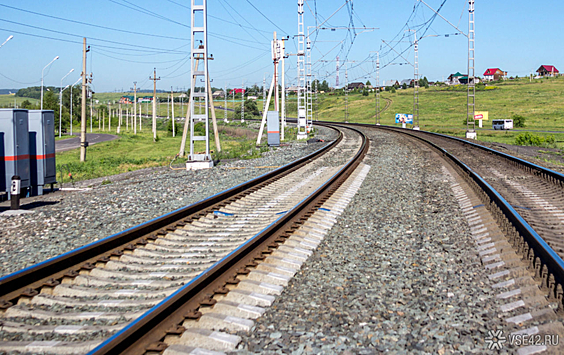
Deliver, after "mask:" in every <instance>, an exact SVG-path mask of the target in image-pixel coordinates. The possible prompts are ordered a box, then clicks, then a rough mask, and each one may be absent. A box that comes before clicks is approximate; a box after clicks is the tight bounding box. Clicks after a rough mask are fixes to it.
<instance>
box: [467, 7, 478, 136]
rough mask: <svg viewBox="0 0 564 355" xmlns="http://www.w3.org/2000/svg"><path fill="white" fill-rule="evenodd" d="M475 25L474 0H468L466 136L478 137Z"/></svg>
mask: <svg viewBox="0 0 564 355" xmlns="http://www.w3.org/2000/svg"><path fill="white" fill-rule="evenodd" d="M474 31H475V27H474V0H468V84H467V86H468V96H467V103H468V104H467V109H466V111H467V112H466V138H469V139H476V136H477V135H476V122H475V121H474V116H475V114H476V84H475V80H476V79H475V76H474V74H475V72H474V69H475V62H474V58H475V53H474V48H475V47H474V44H475V43H474V41H475V32H474Z"/></svg>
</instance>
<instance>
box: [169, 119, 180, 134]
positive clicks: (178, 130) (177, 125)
mask: <svg viewBox="0 0 564 355" xmlns="http://www.w3.org/2000/svg"><path fill="white" fill-rule="evenodd" d="M166 129H167V131H169V132H172V120H168V123H167V125H166ZM174 130H175V133H176V134H178V132H181V131H182V125H181V124H180V122H178V121H177V120H176V119H175V120H174Z"/></svg>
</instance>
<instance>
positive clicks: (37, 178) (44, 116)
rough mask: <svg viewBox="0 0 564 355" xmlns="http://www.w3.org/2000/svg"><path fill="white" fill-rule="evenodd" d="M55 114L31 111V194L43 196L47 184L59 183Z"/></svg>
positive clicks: (44, 111) (46, 111)
mask: <svg viewBox="0 0 564 355" xmlns="http://www.w3.org/2000/svg"><path fill="white" fill-rule="evenodd" d="M54 121H55V114H54V112H53V111H51V110H43V111H41V110H30V111H29V160H30V161H29V163H30V179H31V194H32V195H34V196H37V195H43V188H44V186H45V185H47V184H51V187H52V186H53V185H52V184H54V183H56V182H57V168H56V163H55V122H54Z"/></svg>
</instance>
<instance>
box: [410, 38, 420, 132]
mask: <svg viewBox="0 0 564 355" xmlns="http://www.w3.org/2000/svg"><path fill="white" fill-rule="evenodd" d="M409 31H410V32H413V53H414V58H413V129H414V130H416V131H418V130H419V44H418V41H417V31H416V30H409Z"/></svg>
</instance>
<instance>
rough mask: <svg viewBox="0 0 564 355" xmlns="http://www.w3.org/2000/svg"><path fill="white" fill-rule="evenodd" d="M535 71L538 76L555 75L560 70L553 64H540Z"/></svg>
mask: <svg viewBox="0 0 564 355" xmlns="http://www.w3.org/2000/svg"><path fill="white" fill-rule="evenodd" d="M537 73H538V74H539V75H540V76H555V75H559V73H560V72H559V71H558V69H556V67H555V66H554V65H541V66H540V68H538V69H537Z"/></svg>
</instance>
